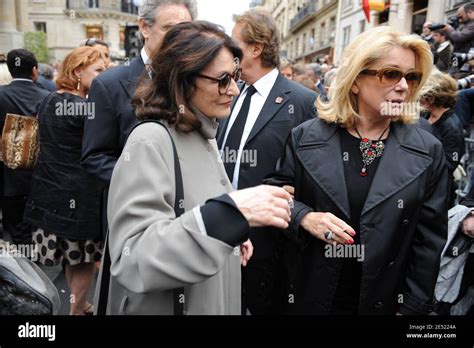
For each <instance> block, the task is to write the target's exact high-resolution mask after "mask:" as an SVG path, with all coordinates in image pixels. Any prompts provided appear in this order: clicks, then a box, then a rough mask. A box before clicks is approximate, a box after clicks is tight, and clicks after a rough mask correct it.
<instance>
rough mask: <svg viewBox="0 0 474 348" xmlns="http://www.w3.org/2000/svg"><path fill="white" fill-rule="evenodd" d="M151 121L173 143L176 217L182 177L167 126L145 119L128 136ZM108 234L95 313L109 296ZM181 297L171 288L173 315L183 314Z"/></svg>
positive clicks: (181, 290)
mask: <svg viewBox="0 0 474 348" xmlns="http://www.w3.org/2000/svg"><path fill="white" fill-rule="evenodd" d="M151 122H153V123H156V124H159V125H160V126H162V127H163V128H164V129H166V132H167V133H168V135H169V136H170V139H171V144H172V145H173V157H174V173H175V183H176V192H175V202H174V213H175V215H176V217H177V218H178V217H180V216H181V215H183V214H184V207H182V206H181V205H180V202H182V201H183V200H184V189H183V177H182V175H181V166H180V165H179V157H178V152H177V150H176V145H175V143H174V140H173V137H172V136H171V134H170V132H169V130H168V128H166V126H165V125H164V124H163V123H161V122H160V121H158V120H145V121H142V122H140V123H138V124H136V125H135V126H134V127H133V128H132V130H131V131H130V133H128V134H129V136H130V134H131V133H132V132H133V130H134V129H135V128H137V127H139V126H141V125H142V124H145V123H151ZM108 235H109V232H108V231H107V236H106V238H105V243H104V253H103V259H102V265H103V266H102V277H101V280H100V288H99V296H98V301H97V313H96V314H97V315H106V314H107V302H108V301H107V300H108V297H109V285H110V266H111V260H110V253H109V243H108ZM182 298H184V288H176V289H173V313H174V315H177V316H181V315H184V303H183V302H182V301H181V299H182Z"/></svg>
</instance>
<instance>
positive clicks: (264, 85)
mask: <svg viewBox="0 0 474 348" xmlns="http://www.w3.org/2000/svg"><path fill="white" fill-rule="evenodd" d="M278 74H279V72H278V69H276V68H275V69H273V70H272V71H270V72H269V73H268V74H266V75H265V76H262V77H261V78H260V79H259V80H258V81H257V82H255V83H254V84H253V86H254V87H255V89H256V90H257V92H256V93H255V94H254V95H253V96H252V99H251V100H250V108H249V113H248V115H247V121H246V123H245V128H244V132H243V134H242V139H241V141H240V147H239V152H238V155H237V162H236V163H235V169H234V177H233V179H232V180H231V181H232V187H233V188H234V189H235V190H237V187H238V186H239V171H240V161H241V158H242V150H243V148H244V146H245V143H246V142H247V139H248V137H249V135H250V132H251V131H252V128H253V126H254V125H255V122H256V121H257V118H258V115H260V112H261V111H262V108H263V105H264V104H265V101H266V100H267V98H268V95H269V94H270V91H271V90H272V88H273V86H274V85H275V82H276V80H277V78H278ZM248 88H249V85H246V86H245V88H244V90H243V91H242V93H241V94H240V96H239V99H238V100H237V102H236V103H235V106H234V110H232V114H231V115H230V118H229V124H228V126H227V129H226V132H225V136H224V142H223V143H222V144H223V148H222V149H221V151H222V150H223V149H224V147H225V143H226V141H227V136H228V135H229V131H230V130H231V128H232V125H233V124H234V122H235V119H236V118H237V115H238V114H239V112H240V109H241V108H242V104H243V103H244V99H245V97H246V96H247V90H248ZM224 155H225V154H224Z"/></svg>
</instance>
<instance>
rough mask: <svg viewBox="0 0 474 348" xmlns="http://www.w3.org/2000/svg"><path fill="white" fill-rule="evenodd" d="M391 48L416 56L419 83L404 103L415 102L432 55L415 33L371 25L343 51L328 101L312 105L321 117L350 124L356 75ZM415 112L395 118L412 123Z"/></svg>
mask: <svg viewBox="0 0 474 348" xmlns="http://www.w3.org/2000/svg"><path fill="white" fill-rule="evenodd" d="M394 47H402V48H406V49H410V50H411V51H413V53H414V54H415V57H416V69H417V70H419V71H421V72H422V74H423V77H422V80H421V82H420V84H419V85H418V86H417V87H416V88H415V89H413V90H411V91H410V95H409V96H408V100H406V102H408V103H414V102H416V101H418V95H419V92H420V90H421V87H422V86H423V85H424V83H425V82H426V80H427V79H428V76H429V74H430V71H431V68H432V66H433V55H432V53H431V50H430V47H429V45H428V44H427V43H426V42H425V41H424V40H423V39H421V38H420V37H418V36H416V35H408V34H403V33H400V32H397V31H395V30H394V29H392V28H390V27H387V26H380V27H375V28H373V29H370V30H367V31H366V32H364V33H362V34H360V35H359V36H357V37H356V39H355V40H354V41H353V42H352V43H351V44H350V45H349V46H347V48H346V49H345V50H344V54H343V56H342V60H341V62H342V64H341V65H340V67H339V68H338V70H337V74H336V79H335V80H334V81H333V83H332V84H331V86H330V88H329V101H328V102H323V101H322V100H321V99H318V101H317V102H316V106H317V108H318V115H319V117H320V118H321V119H323V120H325V121H327V122H331V123H339V124H342V125H344V126H345V127H352V126H354V124H355V121H356V120H357V118H359V117H361V116H360V114H359V113H358V107H357V96H356V95H355V94H354V93H352V91H351V88H352V86H353V84H354V82H355V81H356V79H357V77H358V76H359V74H360V73H361V72H362V71H363V70H364V69H367V68H368V67H370V66H371V65H373V64H374V63H376V62H378V61H380V60H381V59H383V58H385V57H387V56H388V54H389V53H390V51H391V50H392V49H393V48H394ZM415 117H416V115H406V114H403V115H400V116H399V117H397V118H395V120H397V121H400V122H402V123H413V122H414V121H415Z"/></svg>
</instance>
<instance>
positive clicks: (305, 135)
mask: <svg viewBox="0 0 474 348" xmlns="http://www.w3.org/2000/svg"><path fill="white" fill-rule="evenodd" d="M338 128H339V125H338V124H336V123H329V122H326V121H324V120H321V119H320V118H319V117H316V118H313V119H311V120H308V121H306V122H303V123H301V124H300V125H299V126H297V127H296V128H294V129H293V131H292V136H293V139H294V141H295V142H297V143H299V142H308V141H311V142H315V141H327V140H328V139H329V138H330V137H331V136H332V135H333V134H334V132H335V131H336V130H337V129H338Z"/></svg>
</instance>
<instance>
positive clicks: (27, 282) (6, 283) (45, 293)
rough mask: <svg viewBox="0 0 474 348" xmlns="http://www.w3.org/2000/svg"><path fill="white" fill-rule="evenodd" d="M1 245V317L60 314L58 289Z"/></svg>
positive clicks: (36, 270) (3, 244) (17, 253)
mask: <svg viewBox="0 0 474 348" xmlns="http://www.w3.org/2000/svg"><path fill="white" fill-rule="evenodd" d="M6 246H7V243H0V315H53V314H57V313H58V312H59V308H60V307H61V300H60V298H59V294H58V290H57V289H56V287H55V286H54V284H53V282H52V281H51V280H50V279H49V278H48V276H47V275H46V274H45V273H44V272H43V271H42V270H41V269H40V268H39V267H38V266H37V265H35V264H34V263H33V262H32V261H30V260H29V259H28V258H27V257H25V256H24V255H22V254H20V253H19V252H17V251H16V250H15V249H11V248H8V247H6Z"/></svg>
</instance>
